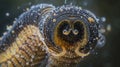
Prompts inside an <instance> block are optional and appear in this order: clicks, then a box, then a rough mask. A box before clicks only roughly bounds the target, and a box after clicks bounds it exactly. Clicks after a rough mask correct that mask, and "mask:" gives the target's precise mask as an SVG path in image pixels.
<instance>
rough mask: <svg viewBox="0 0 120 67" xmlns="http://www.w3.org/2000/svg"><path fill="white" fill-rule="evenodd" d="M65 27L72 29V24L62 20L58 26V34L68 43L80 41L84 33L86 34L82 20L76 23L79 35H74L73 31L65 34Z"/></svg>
mask: <svg viewBox="0 0 120 67" xmlns="http://www.w3.org/2000/svg"><path fill="white" fill-rule="evenodd" d="M65 29H66V30H69V29H70V25H69V23H68V22H66V21H64V22H62V23H61V24H60V26H59V28H58V33H59V34H58V36H59V38H60V39H62V40H64V41H66V42H68V43H75V42H77V41H79V40H80V39H82V37H83V34H84V28H83V24H81V23H80V22H75V23H74V29H76V30H78V32H79V33H78V34H77V35H74V34H73V32H72V31H71V32H70V33H69V34H68V35H64V34H63V30H65Z"/></svg>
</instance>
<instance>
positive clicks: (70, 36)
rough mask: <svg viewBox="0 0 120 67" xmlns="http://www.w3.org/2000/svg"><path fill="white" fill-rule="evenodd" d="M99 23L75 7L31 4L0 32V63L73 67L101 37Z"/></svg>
mask: <svg viewBox="0 0 120 67" xmlns="http://www.w3.org/2000/svg"><path fill="white" fill-rule="evenodd" d="M100 25H101V23H100V22H99V21H97V18H96V17H95V15H93V14H92V13H91V12H89V11H88V10H84V9H81V8H79V7H77V6H73V5H64V6H61V7H57V8H55V7H54V6H53V5H50V4H40V5H36V6H33V7H31V9H30V10H28V11H26V12H25V13H23V14H22V15H20V17H19V18H18V19H17V20H16V23H14V24H13V27H12V28H11V29H10V30H9V31H8V32H7V34H5V35H3V37H2V40H1V41H0V65H1V67H37V66H40V67H45V66H46V67H77V64H78V63H79V62H80V61H81V60H82V59H83V57H85V56H88V55H89V54H90V51H91V50H93V49H94V48H95V46H96V45H97V43H98V41H99V40H101V39H102V37H103V35H101V33H100V32H99V31H98V30H100V28H99V26H100ZM102 40H104V39H102ZM99 42H100V41H99Z"/></svg>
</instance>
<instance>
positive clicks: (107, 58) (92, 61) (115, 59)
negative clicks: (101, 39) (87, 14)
mask: <svg viewBox="0 0 120 67" xmlns="http://www.w3.org/2000/svg"><path fill="white" fill-rule="evenodd" d="M65 1H66V3H72V4H74V5H77V6H81V7H82V8H84V9H88V10H90V11H92V12H93V13H94V14H95V15H97V16H99V17H105V18H106V23H105V25H106V26H107V25H110V26H111V30H110V31H109V32H106V33H105V36H106V44H105V46H104V47H102V48H99V49H98V50H95V51H94V53H93V54H91V55H90V56H88V57H86V58H85V60H84V61H82V62H81V63H80V67H120V59H119V57H120V55H119V53H120V48H119V46H120V0H0V36H2V35H3V34H2V33H3V32H5V31H6V26H7V25H12V24H13V21H14V19H15V18H18V16H19V15H20V14H21V13H23V12H24V11H26V8H29V7H30V6H32V5H35V4H40V3H49V4H53V5H55V6H61V5H64V3H65Z"/></svg>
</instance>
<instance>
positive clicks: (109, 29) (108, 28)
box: [106, 24, 111, 32]
mask: <svg viewBox="0 0 120 67" xmlns="http://www.w3.org/2000/svg"><path fill="white" fill-rule="evenodd" d="M106 30H107V31H108V32H109V31H111V25H110V24H108V25H107V28H106Z"/></svg>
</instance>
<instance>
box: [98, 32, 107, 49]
mask: <svg viewBox="0 0 120 67" xmlns="http://www.w3.org/2000/svg"><path fill="white" fill-rule="evenodd" d="M99 37H100V38H99V40H98V43H97V45H96V47H97V48H101V47H103V46H104V45H105V36H104V35H102V34H100V33H99Z"/></svg>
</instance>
